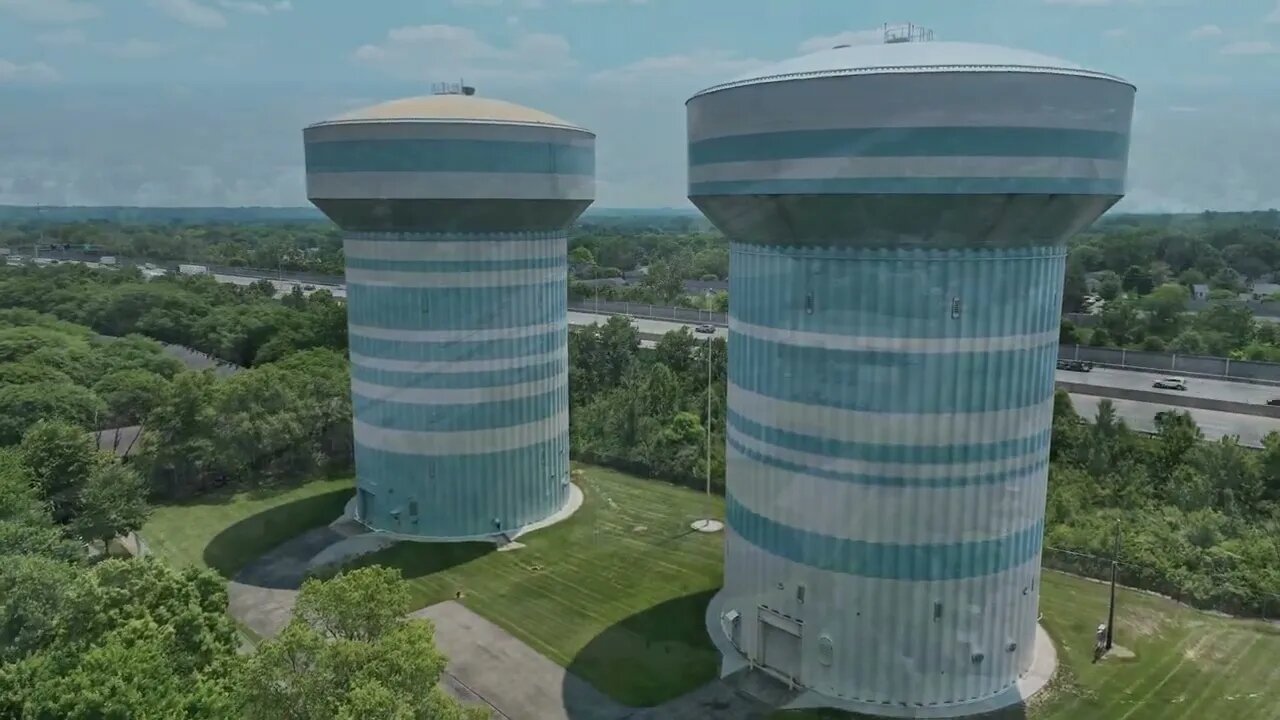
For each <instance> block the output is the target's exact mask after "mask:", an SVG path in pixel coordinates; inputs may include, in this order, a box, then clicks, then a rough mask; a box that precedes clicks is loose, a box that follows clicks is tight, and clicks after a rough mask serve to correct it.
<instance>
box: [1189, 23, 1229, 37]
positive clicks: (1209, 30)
mask: <svg viewBox="0 0 1280 720" xmlns="http://www.w3.org/2000/svg"><path fill="white" fill-rule="evenodd" d="M1189 35H1190V36H1191V38H1192V39H1199V38H1211V37H1220V36H1221V35H1222V28H1220V27H1218V26H1217V25H1201V26H1200V27H1198V28H1196V29H1195V30H1192V31H1191V32H1190V33H1189Z"/></svg>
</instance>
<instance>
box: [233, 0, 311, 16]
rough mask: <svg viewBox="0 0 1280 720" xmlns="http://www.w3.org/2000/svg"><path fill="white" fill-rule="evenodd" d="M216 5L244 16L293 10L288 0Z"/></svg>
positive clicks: (243, 0)
mask: <svg viewBox="0 0 1280 720" xmlns="http://www.w3.org/2000/svg"><path fill="white" fill-rule="evenodd" d="M218 4H219V5H221V6H222V7H223V8H225V9H227V10H234V11H235V12H241V13H245V14H246V15H270V14H271V13H273V12H289V11H290V10H292V9H293V3H292V2H290V0H278V2H258V1H257V0H218Z"/></svg>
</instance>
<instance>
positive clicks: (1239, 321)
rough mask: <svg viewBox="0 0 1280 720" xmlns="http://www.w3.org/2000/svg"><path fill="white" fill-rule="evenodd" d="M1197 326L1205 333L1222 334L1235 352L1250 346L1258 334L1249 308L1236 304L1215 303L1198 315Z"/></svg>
mask: <svg viewBox="0 0 1280 720" xmlns="http://www.w3.org/2000/svg"><path fill="white" fill-rule="evenodd" d="M1195 326H1196V328H1197V329H1198V330H1201V331H1202V332H1205V333H1220V334H1222V335H1223V336H1225V337H1226V338H1227V342H1228V345H1229V348H1230V349H1232V350H1234V349H1237V348H1240V347H1243V346H1245V345H1248V344H1249V343H1250V342H1251V341H1252V340H1253V337H1254V333H1255V332H1256V329H1257V328H1256V323H1255V322H1254V319H1253V313H1252V312H1251V311H1250V310H1249V308H1247V307H1245V306H1243V305H1239V304H1236V303H1228V302H1213V303H1210V304H1209V307H1207V308H1205V309H1204V310H1202V311H1200V312H1199V313H1197V314H1196V318H1195Z"/></svg>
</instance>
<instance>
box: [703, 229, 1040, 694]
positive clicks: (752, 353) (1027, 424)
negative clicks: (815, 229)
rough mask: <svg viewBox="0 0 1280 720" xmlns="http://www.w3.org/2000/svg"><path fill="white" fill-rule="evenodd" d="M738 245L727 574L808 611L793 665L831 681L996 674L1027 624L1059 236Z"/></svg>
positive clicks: (911, 684)
mask: <svg viewBox="0 0 1280 720" xmlns="http://www.w3.org/2000/svg"><path fill="white" fill-rule="evenodd" d="M730 257H731V263H730V278H731V283H732V286H733V287H732V289H731V291H730V312H729V315H730V321H729V323H730V331H729V357H730V361H729V383H730V391H729V392H730V394H729V421H728V424H729V427H728V442H729V453H728V511H727V519H728V524H729V527H730V531H731V532H730V534H729V536H728V538H727V544H728V548H727V550H726V559H727V566H726V589H727V591H728V593H729V594H730V596H738V597H740V598H741V599H742V600H741V602H742V603H743V607H742V608H739V609H740V611H743V612H748V613H749V612H750V610H751V606H753V605H755V604H757V603H762V604H765V605H768V606H770V607H780V608H783V609H785V610H787V611H790V612H794V613H796V614H797V616H798V617H801V618H803V619H804V621H805V632H806V634H807V636H806V638H805V639H804V642H805V643H806V645H805V648H806V650H805V657H806V658H807V660H806V662H807V663H808V665H806V669H807V674H806V675H805V676H804V677H803V678H802V679H803V680H804V681H805V684H807V685H811V686H813V687H815V689H819V690H820V691H822V692H825V693H827V694H830V695H833V696H837V697H845V698H849V699H859V700H866V701H872V702H891V703H900V702H906V703H921V704H925V705H928V704H937V703H953V702H963V701H967V700H971V699H975V698H978V697H985V696H987V695H991V694H994V693H996V692H999V691H1001V690H1002V689H1004V688H1005V687H1007V686H1009V685H1010V684H1011V683H1013V682H1015V681H1016V679H1017V677H1018V675H1019V673H1020V672H1021V671H1022V670H1024V669H1025V666H1026V664H1027V663H1028V662H1029V658H1030V655H1029V654H1028V652H1029V650H1030V639H1031V638H1032V637H1033V636H1034V630H1035V617H1036V613H1035V599H1036V594H1035V592H1034V590H1033V585H1034V582H1035V578H1036V575H1037V573H1038V563H1039V554H1040V548H1041V542H1042V534H1043V519H1044V502H1045V490H1046V479H1047V460H1048V449H1049V447H1048V440H1049V434H1050V430H1051V427H1050V423H1051V419H1052V399H1053V369H1054V360H1055V358H1056V353H1057V342H1058V322H1059V320H1058V317H1059V309H1060V307H1061V293H1062V283H1061V278H1062V274H1063V271H1064V264H1065V249H1064V248H1062V247H1030V248H1010V249H981V250H922V249H904V250H891V249H886V250H866V249H859V248H841V247H824V248H812V247H803V248H802V247H794V246H791V247H789V246H761V245H747V244H741V243H734V244H733V245H732V246H731V256H730ZM779 584H781V585H782V586H783V587H782V588H781V589H779ZM797 584H804V585H806V602H805V603H804V605H803V606H800V605H799V604H798V603H797V601H796V599H795V586H796V585H797ZM935 602H940V603H942V610H941V615H940V616H939V617H938V618H937V619H936V620H935V618H934V609H933V608H934V603H935ZM822 634H826V635H828V636H829V637H831V638H832V639H833V641H834V642H833V645H834V648H835V661H834V663H833V665H832V666H831V667H830V668H824V667H822V666H820V665H819V664H817V663H816V662H814V661H813V658H814V657H816V645H815V644H814V643H816V642H817V640H818V637H819V636H820V635H822ZM1010 643H1015V644H1017V646H1018V648H1021V650H1019V649H1015V650H1012V651H1010V650H1008V647H1009V644H1010ZM974 653H982V654H983V655H984V658H983V660H982V661H980V662H977V663H975V662H974V661H973V658H972V656H973V654H974ZM870 658H875V659H876V660H875V661H874V662H869V661H868V660H869V659H870Z"/></svg>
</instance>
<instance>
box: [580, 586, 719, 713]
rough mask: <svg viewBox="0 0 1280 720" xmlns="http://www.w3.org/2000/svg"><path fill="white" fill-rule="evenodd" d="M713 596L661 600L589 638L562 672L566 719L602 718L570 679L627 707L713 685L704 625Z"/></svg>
mask: <svg viewBox="0 0 1280 720" xmlns="http://www.w3.org/2000/svg"><path fill="white" fill-rule="evenodd" d="M715 593H716V591H715V590H707V591H704V592H699V593H695V594H692V595H684V596H682V597H677V598H673V599H671V600H667V601H666V602H663V603H660V604H658V605H654V606H653V607H650V608H648V609H646V610H642V611H640V612H638V613H636V614H634V615H631V616H630V617H627V618H625V619H623V620H622V621H621V622H618V623H616V624H614V625H611V626H610V627H608V628H605V629H604V630H603V631H602V632H601V633H600V634H599V635H596V636H595V637H594V638H592V639H591V641H589V642H588V643H587V644H586V646H585V647H583V648H582V650H581V651H579V652H578V654H577V655H576V656H575V657H574V658H573V660H572V662H570V664H569V667H568V669H569V673H568V674H567V675H566V679H565V686H564V688H563V693H564V703H565V709H566V710H567V711H568V715H569V717H570V718H573V719H574V720H597V719H598V718H601V717H602V714H601V708H600V707H599V704H598V701H596V700H595V698H593V697H592V693H590V692H584V688H583V687H582V685H581V683H577V682H575V680H576V679H581V680H584V681H586V682H587V683H590V684H591V685H592V686H594V687H595V688H596V689H597V690H599V691H601V692H603V693H605V694H606V695H609V696H610V697H612V698H613V699H614V700H616V701H618V702H620V703H622V704H623V705H627V706H630V707H633V708H644V707H652V706H654V705H660V704H662V703H665V702H668V701H670V700H674V699H675V698H678V697H680V696H682V695H685V694H686V693H689V692H691V691H693V690H696V689H697V688H699V687H701V686H702V685H705V684H706V683H708V682H710V681H712V680H715V679H716V676H717V674H718V672H719V667H720V654H719V653H718V652H717V651H716V649H715V646H713V645H712V644H711V639H710V638H709V637H707V630H706V625H705V621H704V616H705V615H706V610H707V604H708V603H709V602H710V601H711V598H712V596H714V595H715Z"/></svg>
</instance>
